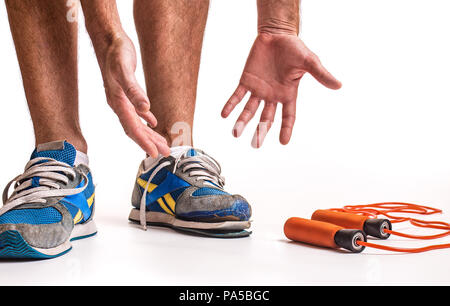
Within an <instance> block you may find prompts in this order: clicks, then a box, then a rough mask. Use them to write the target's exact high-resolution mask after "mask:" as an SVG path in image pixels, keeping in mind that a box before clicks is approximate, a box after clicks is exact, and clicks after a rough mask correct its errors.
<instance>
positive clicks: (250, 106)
mask: <svg viewBox="0 0 450 306" xmlns="http://www.w3.org/2000/svg"><path fill="white" fill-rule="evenodd" d="M260 102H261V100H260V99H259V98H257V97H255V96H253V95H252V96H251V97H250V99H249V100H248V102H247V104H246V105H245V107H244V110H243V111H242V113H241V115H240V116H239V118H238V119H237V120H236V123H235V125H234V127H233V136H234V137H239V136H241V135H242V132H243V131H244V129H245V127H246V125H247V123H248V122H249V121H250V120H251V119H252V118H253V116H254V115H255V113H256V111H257V110H258V106H259V103H260Z"/></svg>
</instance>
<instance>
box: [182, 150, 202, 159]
mask: <svg viewBox="0 0 450 306" xmlns="http://www.w3.org/2000/svg"><path fill="white" fill-rule="evenodd" d="M184 155H185V156H186V157H192V156H197V155H200V152H198V151H197V150H195V149H189V150H188V151H187V152H186V153H185V154H184Z"/></svg>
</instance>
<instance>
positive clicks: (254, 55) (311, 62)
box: [222, 33, 341, 148]
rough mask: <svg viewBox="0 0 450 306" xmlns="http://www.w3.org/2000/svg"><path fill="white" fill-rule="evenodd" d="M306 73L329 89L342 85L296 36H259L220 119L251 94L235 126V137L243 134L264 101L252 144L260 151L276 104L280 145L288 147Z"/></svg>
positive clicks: (262, 34)
mask: <svg viewBox="0 0 450 306" xmlns="http://www.w3.org/2000/svg"><path fill="white" fill-rule="evenodd" d="M306 72H308V73H310V74H311V75H312V76H313V77H314V78H316V79H317V81H319V82H320V83H321V84H323V85H324V86H326V87H328V88H331V89H339V88H340V87H341V83H340V82H339V81H338V80H336V79H335V78H334V77H333V76H332V75H331V74H330V73H329V72H328V71H327V70H326V69H325V68H324V67H323V66H322V64H321V63H320V60H319V58H318V57H317V56H316V55H315V54H314V53H313V52H311V51H310V50H309V49H308V48H307V47H306V46H305V44H304V43H303V42H302V41H301V40H300V39H299V38H298V37H297V36H295V35H289V34H267V33H261V34H259V35H258V37H257V38H256V40H255V42H254V44H253V47H252V49H251V51H250V54H249V56H248V59H247V63H246V65H245V68H244V72H243V73H242V77H241V80H240V82H239V86H238V87H237V89H236V90H235V92H234V93H233V95H232V96H231V97H230V99H229V100H228V102H227V103H226V104H225V106H224V108H223V110H222V117H224V118H226V117H228V115H229V114H230V113H231V112H232V111H233V109H234V108H235V106H236V105H237V104H239V103H240V102H241V101H242V99H243V98H244V96H245V94H246V93H247V92H248V91H250V92H251V96H250V98H249V100H248V102H247V104H246V105H245V108H244V110H243V111H242V113H241V115H240V116H239V118H238V119H237V121H236V124H235V126H234V129H233V134H234V136H235V137H239V136H240V135H241V134H242V131H243V130H244V128H245V126H246V125H247V123H248V122H249V121H250V120H251V119H252V118H253V116H254V115H255V113H256V111H257V109H258V107H259V104H260V102H261V101H264V109H263V111H262V113H261V118H260V123H259V124H258V128H257V129H256V131H255V135H254V137H253V141H252V145H253V146H254V147H256V148H258V147H260V146H261V145H262V143H263V140H264V137H265V136H266V134H267V132H268V131H269V129H270V127H271V125H272V123H273V121H274V117H275V111H276V108H277V104H278V103H281V104H283V110H282V118H283V119H282V126H281V131H280V142H281V143H282V144H287V143H288V142H289V140H290V138H291V135H292V129H293V126H294V122H295V113H296V101H297V92H298V85H299V82H300V79H301V78H302V76H303V75H304V74H305V73H306Z"/></svg>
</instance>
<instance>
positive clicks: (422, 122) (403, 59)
mask: <svg viewBox="0 0 450 306" xmlns="http://www.w3.org/2000/svg"><path fill="white" fill-rule="evenodd" d="M118 2H119V9H120V15H121V17H122V22H123V26H124V28H125V30H126V31H127V33H128V34H129V35H130V37H131V38H132V40H133V41H134V42H135V43H137V37H136V32H135V29H134V22H133V19H132V1H118ZM303 2H304V3H303V4H302V31H301V35H300V36H301V38H302V39H303V40H304V41H305V43H306V44H307V45H308V46H309V48H310V49H312V50H313V51H314V52H315V53H317V54H318V55H319V57H320V58H321V60H322V62H323V64H324V65H325V66H326V67H327V68H328V70H330V71H331V72H332V73H334V74H335V76H336V77H337V78H338V79H340V80H341V81H342V83H343V87H342V89H341V90H339V91H331V90H328V89H326V88H324V87H322V86H321V85H320V84H318V83H317V82H316V81H315V80H314V79H313V78H312V77H311V76H309V75H308V76H305V77H304V78H303V80H302V82H301V84H300V93H299V98H298V105H299V107H298V113H297V123H296V126H295V130H294V135H293V137H292V140H291V143H290V144H289V145H288V146H281V145H280V144H279V143H278V130H279V127H280V122H279V121H277V122H276V124H275V125H274V126H273V128H272V130H271V132H270V134H269V135H268V137H267V139H266V141H265V143H264V145H263V147H262V148H261V149H259V150H256V149H253V148H251V146H250V141H251V137H252V134H253V129H254V128H255V126H256V122H253V124H250V125H249V128H248V129H247V130H246V131H245V132H244V134H243V136H242V137H241V138H240V139H238V140H236V139H234V138H233V137H232V135H231V129H232V127H233V124H234V120H235V119H236V118H237V115H238V112H236V113H235V114H234V116H232V117H231V119H228V120H223V119H221V118H220V111H221V108H222V106H223V104H224V103H225V102H226V100H227V99H228V97H229V95H230V94H231V93H232V92H233V90H234V89H235V87H236V85H237V82H238V80H239V77H240V74H241V72H242V68H243V65H244V63H245V60H246V57H247V54H248V52H249V49H250V46H251V44H252V42H253V40H254V38H255V34H256V5H255V1H252V0H246V1H242V0H227V1H224V0H222V1H220V0H213V1H212V3H211V8H210V15H209V19H208V24H207V30H206V34H205V42H204V49H203V57H202V63H201V71H200V80H199V89H198V102H197V111H196V121H195V126H194V142H195V146H196V147H198V148H201V149H203V150H205V151H206V152H208V153H210V154H211V155H212V156H214V157H215V158H216V159H217V160H218V161H219V162H220V163H221V165H222V168H223V174H224V176H225V177H226V179H227V185H226V187H227V190H229V191H230V192H233V193H240V194H242V195H244V196H245V197H246V198H247V199H248V200H249V201H250V202H251V204H252V206H253V211H254V214H253V218H252V219H253V220H254V222H253V226H252V229H253V231H254V233H253V235H252V236H251V238H246V239H238V240H218V239H206V238H198V237H191V236H186V235H182V234H179V233H175V232H172V231H171V230H168V229H158V228H150V229H149V230H148V231H147V232H144V231H142V230H140V229H138V228H136V227H135V226H132V225H130V224H128V221H127V217H128V212H129V209H130V197H131V190H132V186H133V181H134V176H135V174H136V170H137V167H138V164H139V162H140V160H141V159H142V158H143V156H144V154H143V153H142V152H141V151H140V149H139V148H138V147H137V146H136V145H135V144H134V143H133V142H132V141H131V140H129V139H128V138H127V137H126V136H125V134H124V133H123V132H122V128H121V126H120V124H119V121H118V120H117V119H116V117H115V115H114V114H113V112H112V111H111V110H110V109H109V107H108V105H107V104H106V101H105V97H104V94H103V86H102V81H101V76H100V72H99V69H98V66H97V63H96V60H95V57H94V53H93V49H92V47H91V44H90V41H89V38H88V36H87V33H86V31H85V29H84V25H83V22H82V19H81V20H80V24H79V27H80V43H79V73H80V84H79V85H80V108H81V126H82V128H83V131H84V133H85V136H86V138H87V140H88V142H89V156H90V161H91V167H92V170H93V173H94V180H95V183H96V184H98V188H97V199H96V203H97V224H98V227H99V233H98V235H97V236H96V237H94V238H92V239H87V240H84V241H79V242H74V248H73V250H72V251H71V252H69V253H68V254H67V255H64V256H62V257H60V258H57V259H54V260H48V261H39V262H15V261H6V262H5V261H2V262H0V283H2V284H37V283H40V284H65V283H67V284H162V285H165V284H167V285H177V284H185V285H206V284H212V285H217V284H234V285H252V284H254V285H278V284H447V285H448V284H450V255H449V254H450V253H449V252H450V251H449V250H448V249H447V250H439V251H433V252H428V253H422V254H406V255H397V254H396V255H392V254H391V253H388V252H382V251H377V250H369V249H366V251H365V252H364V253H361V254H346V253H343V252H336V251H333V250H327V249H322V248H315V247H309V246H304V245H300V244H295V243H291V242H288V240H287V239H286V238H285V237H284V235H283V224H284V222H285V220H286V219H287V218H288V217H291V216H300V217H310V215H311V214H312V212H313V211H314V210H315V209H318V208H330V207H340V206H343V205H345V204H363V203H370V202H378V201H409V202H414V203H420V204H425V205H431V206H435V207H438V208H441V209H443V210H444V215H441V216H435V217H434V219H436V218H437V219H441V220H448V219H449V217H448V216H449V214H448V211H450V190H449V186H450V159H449V157H450V144H449V143H450V142H449V134H450V120H448V118H449V114H450V105H449V102H450V92H449V82H450V76H449V74H448V71H450V59H449V56H448V55H449V54H450V40H449V29H450V19H449V18H448V12H449V11H450V4H449V3H448V2H446V1H438V0H434V1H426V3H425V2H423V1H411V0H409V1H406V0H397V1H388V0H378V1H359V0H346V1H334V0H320V1H303ZM0 42H1V48H0V67H1V69H0V89H1V93H2V94H1V96H0V100H1V103H0V130H1V131H2V132H1V151H0V157H1V158H0V160H1V168H0V169H1V171H0V183H1V184H3V185H4V184H6V183H7V182H8V181H9V180H10V179H11V178H13V177H14V176H16V175H17V174H19V173H21V172H22V171H23V166H24V165H25V163H26V161H27V160H28V158H29V155H30V154H31V151H32V149H33V146H34V143H33V142H34V140H33V133H32V125H31V120H30V116H29V113H28V110H27V108H26V102H25V97H24V93H23V88H22V84H21V76H20V71H19V68H18V64H17V60H16V56H15V51H14V47H13V42H12V39H11V35H10V33H9V26H8V22H7V16H6V10H5V8H4V4H1V5H0ZM137 49H138V48H137ZM139 56H140V55H139ZM137 76H138V79H139V80H140V82H141V84H144V82H143V73H142V69H141V68H140V60H139V68H138V71H137ZM242 107H243V105H241V106H240V108H239V110H240V109H242ZM278 115H280V112H279V113H278ZM258 117H259V114H257V115H256V117H255V118H258ZM277 118H278V119H279V116H277ZM446 212H447V213H446ZM396 229H399V230H400V229H402V230H408V226H407V225H399V226H398V227H396ZM445 241H446V242H448V239H441V240H438V241H431V242H422V241H405V240H404V239H400V238H395V237H393V238H392V239H391V242H390V244H391V245H397V246H405V247H413V246H421V245H425V244H428V243H443V242H445ZM386 243H387V242H386Z"/></svg>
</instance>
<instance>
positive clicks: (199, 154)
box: [129, 146, 251, 238]
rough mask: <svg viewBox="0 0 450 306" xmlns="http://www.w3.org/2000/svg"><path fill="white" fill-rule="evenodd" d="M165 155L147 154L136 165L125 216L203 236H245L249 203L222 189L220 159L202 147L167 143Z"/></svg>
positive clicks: (249, 212) (247, 226) (137, 220)
mask: <svg viewBox="0 0 450 306" xmlns="http://www.w3.org/2000/svg"><path fill="white" fill-rule="evenodd" d="M171 151H172V153H171V155H170V156H169V157H167V158H164V157H160V158H158V159H156V160H155V159H152V158H150V157H149V158H147V159H145V160H144V161H143V162H142V163H141V166H140V167H139V172H138V174H137V178H136V183H135V186H134V190H133V195H132V205H133V206H134V208H133V209H132V210H131V213H130V216H129V220H130V221H134V222H140V223H141V225H142V226H143V227H144V228H145V227H146V225H147V224H149V225H157V226H166V227H171V228H174V229H176V230H182V231H186V232H191V233H194V234H199V235H203V236H211V237H221V238H234V237H246V236H249V235H250V233H251V232H249V231H246V229H248V228H249V227H250V221H249V219H250V216H251V207H250V205H249V204H248V202H247V201H246V200H245V199H244V198H243V197H242V196H240V195H232V194H230V193H228V192H226V191H225V190H224V189H223V186H224V184H225V181H224V178H223V177H222V176H221V175H220V172H221V169H220V166H219V164H218V163H217V162H216V161H215V160H214V159H213V158H212V157H210V156H209V155H207V154H206V153H204V152H203V151H200V150H197V149H193V148H191V147H187V146H185V147H176V148H172V150H171Z"/></svg>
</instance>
